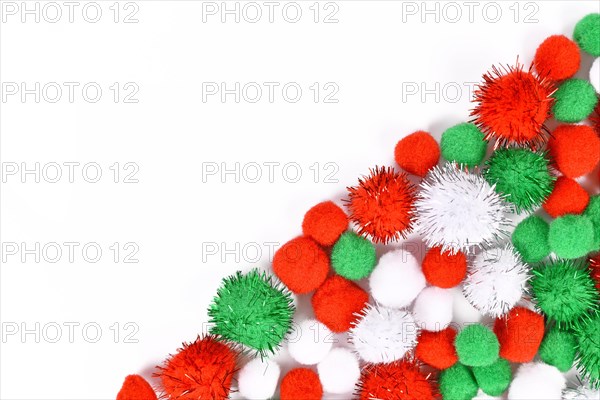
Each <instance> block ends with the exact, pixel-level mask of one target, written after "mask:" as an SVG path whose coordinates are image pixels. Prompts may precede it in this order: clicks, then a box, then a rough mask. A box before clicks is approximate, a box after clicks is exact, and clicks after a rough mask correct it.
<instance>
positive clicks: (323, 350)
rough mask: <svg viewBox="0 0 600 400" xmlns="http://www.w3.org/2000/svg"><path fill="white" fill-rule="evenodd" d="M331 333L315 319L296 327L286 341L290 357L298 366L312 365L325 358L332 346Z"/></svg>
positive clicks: (332, 337) (332, 338) (305, 321)
mask: <svg viewBox="0 0 600 400" xmlns="http://www.w3.org/2000/svg"><path fill="white" fill-rule="evenodd" d="M333 341H334V336H333V333H332V332H331V331H330V330H329V328H327V327H326V326H325V325H323V324H322V323H320V322H319V321H317V320H316V319H307V320H304V321H302V322H300V323H299V324H298V325H296V327H295V329H294V333H293V334H292V335H290V338H289V341H288V351H289V353H290V356H292V358H293V359H294V360H296V361H298V362H299V363H300V364H304V365H314V364H318V363H319V362H320V361H321V360H323V359H324V358H325V356H326V355H327V353H329V350H331V346H332V345H333Z"/></svg>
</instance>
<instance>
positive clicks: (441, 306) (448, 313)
mask: <svg viewBox="0 0 600 400" xmlns="http://www.w3.org/2000/svg"><path fill="white" fill-rule="evenodd" d="M452 299H453V295H452V292H451V291H450V290H447V289H441V288H438V287H435V286H431V287H428V288H425V289H423V290H422V291H421V293H419V295H418V296H417V299H416V300H415V304H414V306H413V313H414V315H415V320H416V321H417V324H418V325H419V327H420V328H421V329H425V330H428V331H441V330H442V329H445V328H446V327H447V326H448V325H449V324H450V322H452Z"/></svg>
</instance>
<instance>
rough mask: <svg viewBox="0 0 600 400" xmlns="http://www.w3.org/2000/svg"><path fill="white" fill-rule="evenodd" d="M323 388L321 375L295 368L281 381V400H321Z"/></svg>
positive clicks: (305, 369)
mask: <svg viewBox="0 0 600 400" xmlns="http://www.w3.org/2000/svg"><path fill="white" fill-rule="evenodd" d="M322 397H323V387H322V386H321V381H320V380H319V375H317V373H316V372H314V371H313V370H310V369H308V368H295V369H293V370H291V371H290V372H288V373H287V374H286V375H285V376H284V377H283V379H282V380H281V388H280V391H279V398H280V400H298V399H304V400H321V398H322Z"/></svg>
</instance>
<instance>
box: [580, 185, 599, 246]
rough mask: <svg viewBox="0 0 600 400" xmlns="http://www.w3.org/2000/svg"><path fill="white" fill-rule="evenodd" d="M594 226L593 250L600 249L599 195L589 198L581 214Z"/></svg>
mask: <svg viewBox="0 0 600 400" xmlns="http://www.w3.org/2000/svg"><path fill="white" fill-rule="evenodd" d="M583 215H585V216H586V217H588V218H589V219H590V221H592V224H594V246H593V250H598V249H599V248H600V195H596V196H592V197H590V202H589V204H588V206H587V208H586V209H585V211H584V212H583Z"/></svg>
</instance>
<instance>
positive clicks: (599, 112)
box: [590, 100, 600, 135]
mask: <svg viewBox="0 0 600 400" xmlns="http://www.w3.org/2000/svg"><path fill="white" fill-rule="evenodd" d="M590 121H591V122H592V126H593V127H594V129H595V130H596V133H597V134H598V135H600V100H598V104H596V108H594V112H593V113H592V115H590Z"/></svg>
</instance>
